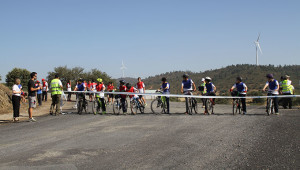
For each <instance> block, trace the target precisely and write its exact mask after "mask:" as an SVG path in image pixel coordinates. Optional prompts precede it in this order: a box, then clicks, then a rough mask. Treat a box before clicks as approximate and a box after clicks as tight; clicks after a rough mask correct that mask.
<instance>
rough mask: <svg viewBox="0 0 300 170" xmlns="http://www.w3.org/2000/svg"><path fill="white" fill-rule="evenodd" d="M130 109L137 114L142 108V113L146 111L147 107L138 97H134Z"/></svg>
mask: <svg viewBox="0 0 300 170" xmlns="http://www.w3.org/2000/svg"><path fill="white" fill-rule="evenodd" d="M130 109H131V113H133V114H137V111H138V110H140V112H141V113H144V110H145V107H144V105H143V103H142V104H141V103H140V102H139V100H138V98H133V99H132V101H130Z"/></svg>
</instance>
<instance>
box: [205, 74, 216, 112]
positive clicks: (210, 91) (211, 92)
mask: <svg viewBox="0 0 300 170" xmlns="http://www.w3.org/2000/svg"><path fill="white" fill-rule="evenodd" d="M204 81H205V88H206V94H205V95H206V96H216V90H217V88H216V86H215V85H214V84H213V83H212V82H211V78H210V77H205V80H204ZM206 100H207V99H206ZM212 104H213V105H215V98H213V102H212ZM206 113H208V111H207V107H206V105H205V111H204V114H206ZM212 114H214V113H212Z"/></svg>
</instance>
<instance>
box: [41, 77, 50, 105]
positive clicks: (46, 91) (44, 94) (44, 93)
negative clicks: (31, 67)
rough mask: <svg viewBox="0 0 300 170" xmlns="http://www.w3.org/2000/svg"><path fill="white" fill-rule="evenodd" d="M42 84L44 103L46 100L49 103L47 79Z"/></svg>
mask: <svg viewBox="0 0 300 170" xmlns="http://www.w3.org/2000/svg"><path fill="white" fill-rule="evenodd" d="M42 83H43V95H42V101H44V100H45V102H46V101H47V96H48V95H47V94H48V90H49V89H48V83H47V81H46V80H45V79H42Z"/></svg>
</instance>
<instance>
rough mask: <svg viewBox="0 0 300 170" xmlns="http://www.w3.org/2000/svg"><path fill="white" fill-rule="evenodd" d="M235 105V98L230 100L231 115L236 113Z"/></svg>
mask: <svg viewBox="0 0 300 170" xmlns="http://www.w3.org/2000/svg"><path fill="white" fill-rule="evenodd" d="M236 106H237V105H236V100H233V101H232V114H233V115H235V113H236V109H237V107H236Z"/></svg>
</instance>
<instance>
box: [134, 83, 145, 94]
mask: <svg viewBox="0 0 300 170" xmlns="http://www.w3.org/2000/svg"><path fill="white" fill-rule="evenodd" d="M136 88H137V89H138V92H139V93H144V88H145V84H144V82H142V81H141V82H137V83H136Z"/></svg>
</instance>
